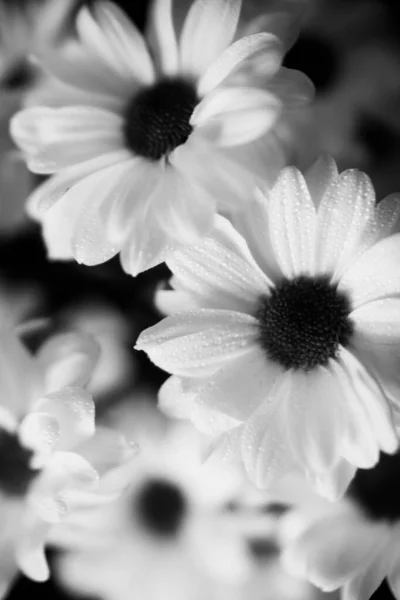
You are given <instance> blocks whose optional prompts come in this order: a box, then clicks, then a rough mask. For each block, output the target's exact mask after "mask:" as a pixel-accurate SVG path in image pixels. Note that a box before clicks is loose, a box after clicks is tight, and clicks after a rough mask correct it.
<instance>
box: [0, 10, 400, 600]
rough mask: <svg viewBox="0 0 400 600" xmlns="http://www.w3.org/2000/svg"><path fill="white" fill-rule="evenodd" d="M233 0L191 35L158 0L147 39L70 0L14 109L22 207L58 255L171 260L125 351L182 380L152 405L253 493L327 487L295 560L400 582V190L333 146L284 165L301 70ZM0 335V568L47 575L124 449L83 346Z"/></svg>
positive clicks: (295, 517)
mask: <svg viewBox="0 0 400 600" xmlns="http://www.w3.org/2000/svg"><path fill="white" fill-rule="evenodd" d="M240 10H241V2H240V0H195V1H194V2H193V4H192V5H191V7H190V9H189V11H188V13H187V16H186V18H185V20H184V21H183V24H181V26H180V27H178V25H177V23H176V22H175V21H174V18H173V11H172V8H171V0H154V2H153V5H152V11H151V15H150V19H149V27H148V31H147V35H146V38H144V37H143V36H142V35H141V33H140V32H139V31H138V30H137V29H136V28H135V26H134V25H133V24H132V22H131V21H130V20H129V19H128V18H127V17H126V16H125V15H124V14H123V13H122V12H121V10H120V9H119V8H117V7H116V6H115V5H113V4H111V3H109V2H105V1H101V0H99V1H98V2H97V3H94V4H93V6H92V7H91V8H90V9H89V8H87V7H84V8H81V10H80V11H79V13H78V16H77V22H76V28H77V34H78V39H77V40H70V41H69V42H68V44H66V45H65V46H64V47H63V48H62V50H61V51H60V52H59V53H52V54H50V55H49V54H47V53H45V52H40V51H38V53H37V54H38V55H37V57H36V58H37V60H38V61H39V62H40V64H41V66H42V67H43V69H44V71H45V72H46V73H47V78H46V79H45V83H44V85H43V87H42V88H41V89H40V90H39V91H36V93H35V94H34V96H33V98H32V99H31V101H30V105H29V107H27V108H25V109H23V110H22V111H20V112H17V113H16V114H15V115H14V116H13V117H12V119H11V124H10V131H11V134H12V137H13V139H14V141H15V143H16V144H17V145H18V146H19V148H20V149H21V151H22V153H23V156H24V158H25V160H26V163H27V165H28V167H29V169H30V170H31V171H33V172H34V173H38V174H42V175H50V177H49V178H47V179H46V181H45V182H44V183H42V184H41V185H40V186H39V187H38V188H37V189H36V190H35V191H34V193H33V194H32V195H31V196H30V198H29V200H28V212H29V214H30V216H31V217H33V218H34V219H36V220H37V221H39V222H40V223H41V225H42V230H43V236H44V239H45V242H46V246H47V249H48V254H49V257H50V258H52V259H58V260H70V259H75V260H76V261H78V262H79V263H83V264H85V265H88V266H90V265H96V264H100V263H103V262H105V261H107V260H109V259H110V258H112V257H113V256H115V255H117V254H119V253H120V258H121V263H122V267H123V269H124V270H125V272H126V273H127V274H129V275H131V276H136V275H138V274H139V273H141V272H143V271H144V270H147V269H149V268H151V267H153V266H156V265H158V264H159V263H161V262H166V264H167V266H168V267H169V269H170V270H171V272H172V278H171V281H170V284H169V286H168V287H167V288H166V289H159V291H158V293H157V297H156V299H155V302H156V304H157V306H158V308H159V309H160V311H161V312H163V313H164V314H166V315H168V316H166V318H164V319H163V320H161V322H160V323H158V324H157V325H155V326H153V327H151V328H149V329H147V330H146V331H144V332H142V333H141V335H140V336H139V338H138V340H137V343H136V349H138V350H143V351H145V352H146V353H147V354H148V356H149V357H150V359H151V360H152V361H153V362H154V363H155V364H156V365H157V366H159V367H161V368H162V369H163V370H165V371H167V372H168V373H169V374H171V377H170V378H169V379H168V380H167V381H166V383H165V384H164V385H163V386H162V388H161V390H160V393H159V406H160V408H161V410H162V411H163V412H165V413H166V414H167V415H168V416H170V417H172V418H174V419H185V420H189V421H191V423H192V424H193V425H194V426H195V428H196V429H197V430H199V431H200V432H201V433H202V434H206V436H208V449H207V452H208V453H209V454H210V455H212V456H213V458H214V459H218V460H219V461H226V460H230V461H232V462H235V463H237V464H242V465H243V467H244V469H245V471H246V473H247V475H248V477H249V479H250V481H252V482H253V483H254V484H255V485H256V486H257V487H260V488H267V487H269V486H271V485H272V484H274V483H275V482H276V481H277V480H278V479H281V478H283V477H284V476H287V475H289V474H292V473H296V474H299V475H300V476H301V477H302V478H303V479H304V480H305V481H307V483H308V485H310V486H311V487H312V488H313V489H314V490H315V492H316V493H317V494H316V496H315V506H314V503H313V504H312V510H311V511H309V510H302V511H299V512H298V513H295V512H293V513H291V514H290V515H288V517H287V518H285V519H284V524H283V527H282V529H283V530H285V535H283V538H284V542H283V543H284V545H285V551H284V554H283V560H284V563H285V565H287V566H288V567H289V569H291V570H292V571H294V572H295V573H296V574H300V575H301V576H304V577H305V578H308V579H309V580H310V581H311V582H312V583H314V584H316V585H318V586H320V587H322V588H323V589H325V590H333V589H337V588H339V587H342V586H343V590H344V595H345V598H346V599H349V600H353V599H354V600H355V599H357V600H358V599H360V600H366V599H367V598H368V597H369V596H370V595H371V593H372V592H373V591H374V590H375V589H376V588H377V586H378V585H379V584H380V582H381V581H382V580H383V578H384V577H385V576H387V575H388V576H389V581H390V584H391V586H392V589H393V591H394V593H395V594H397V596H398V597H400V587H399V585H400V584H399V572H400V571H399V569H400V536H399V535H397V531H398V530H399V527H400V497H399V495H398V491H397V480H396V478H397V473H398V469H399V468H400V456H399V454H398V448H399V439H400V437H399V430H398V415H399V398H400V375H399V373H400V371H399V368H398V366H399V365H398V363H399V360H400V261H399V259H400V234H399V233H397V231H399V229H398V223H399V219H400V196H396V195H392V196H389V197H387V198H385V199H384V200H382V201H380V202H378V203H377V202H376V199H375V194H374V189H373V186H372V184H371V181H370V179H369V178H368V176H367V175H366V174H364V173H362V172H358V171H356V170H347V171H345V172H343V173H339V172H338V170H337V167H336V164H335V162H334V160H333V159H331V158H330V157H325V156H323V157H321V158H320V159H319V160H317V161H316V162H315V164H313V165H312V166H311V167H310V168H309V169H308V170H307V171H306V172H305V173H301V172H300V171H299V170H298V169H296V168H294V167H287V166H285V156H284V153H283V151H282V147H281V144H280V141H279V135H278V133H277V132H278V128H277V124H278V123H279V121H280V120H282V119H285V114H287V111H289V110H295V109H296V107H298V106H299V105H301V104H302V103H305V102H308V101H310V100H311V96H312V84H311V83H310V81H309V80H308V79H307V77H305V76H304V75H303V74H302V73H299V72H297V71H293V70H290V69H286V68H284V67H282V65H281V62H282V58H283V55H284V52H285V50H286V49H287V44H286V47H285V43H284V41H285V40H287V39H288V37H289V36H288V35H283V33H282V31H281V28H280V25H281V23H282V20H281V19H274V18H273V15H272V16H271V18H270V19H269V30H268V31H267V32H260V31H257V24H256V23H251V24H247V25H246V26H244V25H242V24H241V22H240V20H239V18H240ZM263 22H264V21H263ZM267 22H268V19H267ZM278 24H279V26H278ZM178 34H179V35H178ZM278 34H279V35H278ZM286 34H287V32H286ZM1 344H2V352H1V357H0V358H1V361H0V370H1V373H2V378H1V382H0V386H4V390H2V408H1V412H0V419H1V433H0V452H1V455H2V456H4V461H3V459H2V462H1V467H0V489H1V490H2V491H3V492H4V493H5V497H6V500H5V502H9V498H11V500H10V503H11V505H12V507H13V510H14V511H15V513H16V520H17V521H18V523H19V528H21V531H23V535H22V534H21V535H20V534H18V535H17V536H15V532H14V530H13V532H12V534H11V532H10V537H12V539H13V543H14V541H15V539H17V543H16V547H15V552H14V553H13V554H12V555H11V554H10V565H8V567H7V569H8V571H7V572H10V573H11V572H12V573H14V572H15V565H16V562H17V563H18V565H19V567H20V568H21V569H23V570H24V572H25V573H26V574H28V575H29V576H31V577H33V578H36V579H44V578H46V576H47V567H46V562H45V559H44V555H43V543H44V540H45V539H49V535H50V534H49V529H50V524H51V523H55V522H58V521H59V520H60V519H61V518H62V517H63V516H65V515H66V513H68V509H69V508H70V509H71V507H72V509H73V507H74V506H77V505H79V504H82V503H83V504H84V505H85V506H87V504H88V502H89V503H90V506H91V507H92V510H93V511H95V508H93V505H95V504H96V503H99V504H101V506H103V504H104V502H105V501H106V500H107V499H109V498H110V497H114V494H116V493H117V491H118V489H121V488H124V486H125V487H126V485H129V483H130V482H131V481H132V477H133V476H132V472H133V471H134V470H135V466H134V465H135V461H134V460H131V459H132V452H133V451H132V448H130V446H129V445H127V444H126V443H125V442H123V440H122V439H121V438H120V437H118V436H114V435H113V434H112V433H111V432H110V431H105V430H104V431H103V430H99V432H97V433H95V432H94V408H93V401H92V399H91V397H90V396H89V395H88V393H87V392H85V390H84V386H85V385H86V383H87V381H88V379H89V376H90V372H91V370H92V369H93V365H94V363H95V361H96V348H95V346H94V345H93V342H92V341H91V340H90V339H89V338H87V337H81V336H78V335H75V334H71V335H70V336H67V337H66V338H65V337H62V339H60V338H56V339H54V340H52V341H50V342H48V343H47V344H46V345H45V346H44V347H43V348H42V349H40V351H39V353H38V354H37V355H36V356H35V357H32V356H31V355H30V354H28V353H27V351H26V350H24V348H23V346H22V345H21V343H20V342H19V341H18V339H17V336H16V335H14V334H12V333H6V334H4V335H3V338H2V342H1ZM93 444H95V445H96V444H97V445H98V446H99V450H98V451H96V452H94V451H93V448H92V445H93ZM87 456H95V457H96V460H97V461H98V462H99V463H100V464H97V463H96V464H93V466H92V465H91V464H90V462H89V461H88V458H87ZM99 457H101V459H100V460H99ZM8 461H10V462H8ZM217 484H218V481H217V480H216V481H215V485H216V486H217ZM158 485H159V486H161V487H162V486H163V485H165V484H163V483H162V482H159V483H158ZM163 489H164V488H163ZM164 492H165V489H164ZM168 494H169V495H168ZM165 497H167V498H169V499H170V501H171V502H172V503H175V504H174V506H175V505H176V503H179V499H177V498H176V497H174V496H173V492H171V490H169V491H168V490H167V492H166V496H165ZM322 497H325V498H327V500H324V499H323V498H322ZM382 498H383V500H382ZM147 502H148V503H149V504H151V498H150V496H148V497H147ZM307 508H309V506H308V507H307ZM72 509H71V510H70V512H71V514H72V513H73V510H72ZM20 514H22V515H23V517H22V518H21V517H20ZM76 514H78V513H76ZM93 514H95V512H93ZM96 514H97V513H96ZM80 518H81V520H82V517H80ZM103 518H104V517H103ZM67 520H68V519H67ZM72 521H73V520H72ZM78 521H79V518H78ZM83 521H85V522H86V525H87V519H86V516H84V518H83ZM107 522H108V523H109V524H110V523H112V525H111V524H110V528H112V529H113V530H114V529H115V530H116V531H119V528H120V526H121V525H120V523H117V522H114V521H113V520H112V518H111V516H110V515H108V517H107ZM294 523H296V525H293V524H294ZM299 524H300V525H299ZM161 527H165V528H166V529H167V530H168V528H169V527H171V523H170V522H167V523H164V524H162V525H161ZM59 531H60V532H61V533H60V534H58V535H60V536H61V537H65V539H67V542H66V543H68V544H69V545H71V544H73V543H77V544H78V545H79V542H77V541H75V542H73V540H74V536H71V529H69V528H68V527H67V522H66V523H65V524H64V529H63V528H61V527H59ZM78 537H79V536H78ZM50 538H51V536H50ZM94 543H97V542H96V541H95V542H94ZM226 551H227V552H228V548H227V549H226ZM121 560H123V558H121ZM209 560H210V557H209ZM232 561H233V558H232V559H231V563H230V564H235V563H234V562H232ZM210 562H215V561H212V560H210ZM99 585H106V583H104V582H103V584H99ZM122 593H123V592H121V595H122ZM120 597H121V596H120Z"/></svg>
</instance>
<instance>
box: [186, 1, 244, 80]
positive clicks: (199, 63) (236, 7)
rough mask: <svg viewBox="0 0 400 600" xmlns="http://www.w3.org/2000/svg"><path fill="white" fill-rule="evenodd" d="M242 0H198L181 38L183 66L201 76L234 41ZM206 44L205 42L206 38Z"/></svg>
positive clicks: (192, 73) (191, 72) (188, 71)
mask: <svg viewBox="0 0 400 600" xmlns="http://www.w3.org/2000/svg"><path fill="white" fill-rule="evenodd" d="M240 8H241V0H195V1H194V2H193V4H192V5H191V7H190V9H189V12H188V14H187V17H186V19H185V22H184V25H183V29H182V34H181V39H180V64H181V69H182V70H183V71H184V72H185V73H187V74H189V75H194V76H195V77H199V76H200V75H202V74H203V73H204V71H206V69H207V68H208V67H209V66H210V65H211V64H212V63H213V62H214V61H215V60H216V59H217V58H218V56H219V55H220V54H221V52H222V51H223V50H225V48H226V47H227V46H229V44H230V43H231V41H232V39H233V36H234V35H235V31H236V26H237V23H238V20H239V14H240ZM205 39H206V40H207V44H204V40H205Z"/></svg>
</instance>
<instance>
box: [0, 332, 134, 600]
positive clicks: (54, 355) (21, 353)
mask: <svg viewBox="0 0 400 600" xmlns="http://www.w3.org/2000/svg"><path fill="white" fill-rule="evenodd" d="M97 357H98V347H97V345H96V344H95V342H94V341H93V340H92V339H91V338H90V337H89V336H84V335H78V334H66V335H61V336H54V337H53V338H51V339H50V340H49V341H48V342H46V343H45V344H44V345H43V346H42V347H41V348H40V349H39V351H38V353H37V355H35V356H33V355H31V354H30V353H28V351H27V350H26V349H25V347H24V346H23V345H22V343H21V342H20V341H19V339H18V337H17V336H16V335H15V334H14V333H13V332H11V331H3V332H2V334H1V337H0V391H1V404H0V456H1V460H0V465H1V466H0V502H1V524H2V525H1V528H0V529H1V533H0V548H1V553H0V554H1V560H0V591H1V593H5V592H6V590H7V588H8V586H9V584H10V583H11V581H12V579H13V577H14V576H15V574H16V572H17V569H18V568H20V569H21V570H22V571H23V572H24V573H25V574H26V575H27V576H28V577H31V578H32V579H35V580H37V581H43V580H44V579H46V578H47V577H48V567H47V563H46V559H45V556H44V543H45V540H46V537H47V535H48V533H49V529H50V527H51V526H52V524H54V523H57V522H59V521H60V520H61V519H62V518H63V517H64V516H65V514H67V512H68V508H69V504H70V502H73V503H76V502H78V499H79V494H80V493H83V492H84V491H85V490H92V489H93V488H95V487H96V484H97V483H98V479H99V476H100V475H103V473H105V472H106V470H107V468H108V467H110V468H111V467H112V466H114V464H117V463H118V460H119V459H120V458H121V459H122V458H123V457H124V455H125V447H124V446H123V444H122V440H120V436H115V437H114V438H113V437H112V434H111V432H108V433H107V432H106V431H105V430H101V431H100V432H99V434H95V425H94V404H93V400H92V397H91V395H90V394H89V393H88V392H87V391H85V389H84V387H85V386H86V384H87V381H88V380H89V378H90V375H91V372H92V370H93V367H94V365H95V363H96V361H97ZM99 443H100V444H102V445H103V448H101V447H100V449H99ZM99 450H100V451H99ZM88 457H90V460H91V462H89V461H88ZM95 468H96V469H97V470H95Z"/></svg>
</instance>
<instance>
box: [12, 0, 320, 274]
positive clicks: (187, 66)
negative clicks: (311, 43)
mask: <svg viewBox="0 0 400 600" xmlns="http://www.w3.org/2000/svg"><path fill="white" fill-rule="evenodd" d="M240 8H241V0H196V1H195V2H194V3H193V4H192V6H191V8H190V10H189V12H188V14H187V17H186V19H185V22H184V25H183V27H182V31H181V32H180V35H179V40H178V38H177V34H176V31H175V28H174V25H173V21H172V12H171V2H170V0H156V1H155V3H154V6H153V11H152V15H151V22H150V27H149V35H148V45H147V42H146V41H145V40H144V39H143V37H142V35H141V34H140V33H139V31H138V30H137V29H136V27H135V26H134V25H133V24H132V23H131V22H130V21H129V20H128V19H127V17H126V16H125V15H124V14H123V13H122V12H121V11H120V10H119V9H118V8H117V7H116V6H114V5H113V4H112V3H109V2H103V1H102V2H98V3H97V4H95V5H94V7H93V10H92V12H91V11H90V10H89V9H88V8H87V7H85V8H82V10H81V11H80V13H79V15H78V18H77V30H78V34H79V37H80V41H81V48H79V50H78V51H77V49H76V48H74V49H73V55H71V56H68V52H66V53H65V55H63V56H59V57H55V58H54V59H53V58H51V57H45V58H44V59H43V64H44V67H45V68H47V69H49V70H50V71H51V72H52V73H53V74H54V75H55V76H56V77H57V78H58V79H60V80H62V81H63V82H64V83H65V84H67V85H65V86H64V88H63V89H62V90H61V91H60V93H59V94H58V97H57V98H53V100H52V108H51V107H32V108H29V109H27V110H25V111H22V112H21V113H19V114H17V115H16V116H15V117H14V119H13V120H12V122H11V132H12V134H13V137H14V139H15V140H16V142H17V144H18V145H19V146H20V148H21V149H22V150H23V151H24V153H25V154H26V157H27V162H28V166H29V168H30V169H31V170H32V171H34V172H36V173H49V174H50V173H55V174H56V175H55V176H54V177H53V178H51V179H50V180H49V182H48V183H45V184H44V185H43V186H42V187H41V188H39V190H38V191H37V192H36V193H35V194H34V195H33V197H32V199H31V201H30V204H29V205H30V209H29V210H30V213H31V215H32V216H33V217H34V218H37V219H38V220H39V221H41V222H42V223H43V227H44V237H45V240H46V243H47V247H48V251H49V255H50V256H51V257H52V258H56V259H70V258H73V257H74V258H75V259H76V260H77V261H78V262H81V263H84V264H87V265H94V264H97V263H101V262H104V261H106V260H108V259H109V258H111V257H112V256H114V255H115V254H117V253H118V252H120V251H121V260H122V264H123V266H124V268H125V269H126V270H127V271H128V272H129V273H131V274H137V273H139V272H140V271H143V270H145V269H147V268H149V267H151V266H153V265H155V264H158V263H159V262H162V261H163V260H164V258H165V257H166V256H167V255H168V254H169V252H170V251H171V250H173V249H174V248H176V247H177V246H179V245H180V244H187V243H193V242H195V241H196V240H199V238H200V237H201V236H203V235H204V234H205V233H206V232H207V231H208V230H209V229H210V227H211V225H212V219H213V215H214V213H215V211H216V210H217V209H218V210H221V211H227V210H229V211H231V210H235V209H236V208H237V207H238V205H240V204H241V203H242V202H243V201H244V200H245V199H246V198H247V197H248V194H247V191H248V190H250V189H251V187H252V186H253V185H254V181H255V180H257V177H258V175H257V174H258V173H259V172H260V165H262V164H264V165H265V164H269V167H270V171H271V175H274V176H275V174H276V172H277V168H278V169H279V168H280V167H281V166H282V156H281V152H280V149H279V147H278V145H277V141H276V139H275V137H274V135H272V134H271V135H267V133H268V132H269V130H271V128H272V127H273V125H274V123H275V121H276V119H277V118H278V116H279V114H280V113H281V112H282V110H283V109H285V108H286V107H287V106H288V105H290V104H291V103H293V102H295V103H296V102H298V101H304V100H305V97H307V96H308V95H309V91H310V83H309V81H308V79H307V78H306V77H305V76H302V75H300V74H299V73H297V72H295V71H289V70H286V69H285V70H283V71H282V70H280V63H281V59H282V51H281V48H280V43H279V40H278V38H277V37H276V36H274V35H273V34H270V33H259V34H254V35H250V36H247V37H244V38H242V39H239V40H237V41H235V42H233V43H232V40H233V39H234V36H235V31H236V27H237V22H238V18H239V13H240ZM260 54H262V55H263V56H264V64H265V73H264V82H269V85H268V84H267V83H266V84H265V87H264V89H261V88H260V87H257V85H256V84H254V85H253V84H252V77H251V70H250V71H249V75H248V76H247V77H246V75H245V68H244V67H245V65H246V64H247V63H248V61H249V60H250V59H251V58H252V57H254V56H258V55H260ZM240 70H241V72H242V73H243V74H244V76H242V77H241V78H240V84H236V85H235V80H234V79H232V78H233V77H234V76H235V74H237V73H238V71H240ZM55 105H57V107H56V108H55ZM62 105H64V106H62ZM264 171H265V169H264Z"/></svg>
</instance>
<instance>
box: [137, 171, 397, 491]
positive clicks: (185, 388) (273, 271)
mask: <svg viewBox="0 0 400 600" xmlns="http://www.w3.org/2000/svg"><path fill="white" fill-rule="evenodd" d="M399 213H400V200H399V198H398V197H393V196H392V197H388V198H386V199H385V200H383V201H382V202H380V203H379V204H378V206H375V195H374V190H373V187H372V184H371V182H370V180H369V178H368V177H367V175H365V174H364V173H360V172H358V171H354V170H349V171H345V172H343V173H342V174H341V175H339V174H338V172H337V169H336V165H335V163H334V162H333V161H331V160H329V159H320V161H319V162H317V163H316V164H315V165H314V166H313V167H312V168H311V169H310V171H309V172H308V173H307V174H306V176H305V178H304V177H303V176H302V175H301V173H300V172H299V171H298V170H297V169H295V168H286V169H284V170H283V171H282V173H281V175H280V177H279V179H278V181H277V183H276V185H275V186H274V187H273V189H272V191H271V193H270V196H269V198H266V197H265V196H263V195H262V194H259V195H258V200H257V201H256V202H255V204H254V207H253V210H252V211H247V216H246V215H242V225H241V227H242V231H243V235H244V237H242V236H241V235H239V233H238V232H237V231H235V230H234V229H233V227H232V226H230V224H229V223H228V222H227V221H226V220H224V219H223V218H222V217H220V218H219V221H218V223H217V225H216V228H215V231H214V232H213V233H212V235H210V236H209V237H208V238H207V239H206V240H205V241H204V242H203V243H202V244H200V245H198V246H194V247H191V248H186V249H182V250H180V251H179V252H177V253H176V254H175V255H174V256H173V257H172V258H170V259H169V260H168V261H167V264H168V266H169V267H170V269H171V270H172V272H173V278H172V286H173V288H174V291H169V292H168V291H164V292H161V295H160V296H159V298H158V304H159V305H162V306H163V307H164V308H165V309H166V310H177V309H178V308H185V307H186V308H187V309H190V310H186V311H182V312H178V314H176V315H173V316H170V317H168V318H166V319H165V320H163V321H162V322H161V323H159V324H157V325H155V326H154V327H152V328H150V329H148V330H146V331H145V332H143V333H142V334H141V336H140V337H139V339H138V342H137V348H138V349H142V350H145V351H146V352H147V353H148V355H149V357H150V358H151V360H152V361H154V362H155V363H156V364H157V365H158V366H159V367H161V368H163V369H165V370H166V371H168V372H169V373H172V374H173V377H171V378H170V379H169V380H168V381H167V382H166V383H165V385H164V386H163V388H162V389H161V391H160V404H161V407H162V408H163V409H164V410H166V411H167V412H168V413H169V414H171V415H175V416H178V417H179V416H180V417H183V418H189V419H191V420H192V421H193V423H194V424H195V425H196V426H197V427H198V428H200V429H201V430H202V431H204V432H206V433H208V434H213V435H214V436H215V437H214V441H213V444H214V446H215V447H217V448H219V449H220V450H223V451H224V452H228V453H229V452H231V451H237V452H238V453H239V454H240V456H241V457H242V459H243V461H244V464H245V466H246V468H247V470H248V472H249V473H250V475H251V477H252V478H253V480H254V481H255V482H256V483H257V485H261V486H262V485H267V484H268V483H269V481H270V480H271V479H273V478H275V477H276V476H277V475H282V474H284V473H285V472H287V471H290V470H291V469H293V468H297V469H300V470H301V471H303V472H305V473H306V474H307V475H308V477H309V478H310V479H311V480H312V481H313V483H314V485H315V486H316V487H317V488H318V489H320V490H321V492H322V493H324V494H328V495H330V496H332V497H333V496H335V495H337V494H340V493H342V492H343V490H344V489H345V488H346V485H347V484H348V482H349V480H350V479H351V477H352V475H353V474H354V470H355V467H362V468H368V467H372V466H373V465H374V464H375V463H376V462H377V460H378V456H379V451H380V450H383V451H385V452H387V453H392V452H395V451H396V449H397V446H398V439H397V435H396V433H395V431H394V427H393V424H392V414H391V413H392V411H393V410H398V406H399V404H398V398H399V397H400V376H399V369H398V359H399V352H400V327H399V326H400V300H399V292H400V264H399V256H400V234H393V235H391V234H392V233H393V228H394V226H395V224H396V222H397V220H398V217H399ZM246 242H247V244H246Z"/></svg>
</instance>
